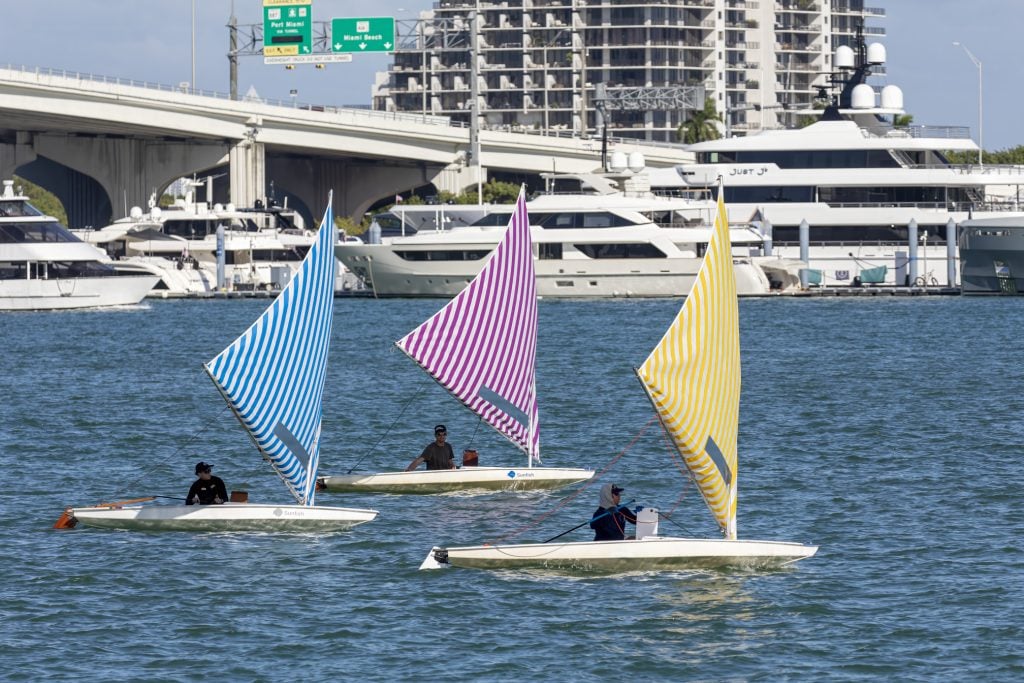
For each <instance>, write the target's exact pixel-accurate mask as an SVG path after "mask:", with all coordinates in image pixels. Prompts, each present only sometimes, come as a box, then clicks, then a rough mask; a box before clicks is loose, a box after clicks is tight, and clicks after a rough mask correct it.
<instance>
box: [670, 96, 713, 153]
mask: <svg viewBox="0 0 1024 683" xmlns="http://www.w3.org/2000/svg"><path fill="white" fill-rule="evenodd" d="M721 120H722V117H721V116H720V115H719V114H718V112H717V111H715V101H714V100H713V99H711V98H710V97H709V98H707V99H706V100H704V108H703V109H700V110H698V111H695V112H693V113H692V114H691V115H690V118H688V119H687V120H686V121H685V122H684V123H683V124H682V125H680V126H679V130H678V131H676V135H677V137H678V138H679V140H680V141H682V142H685V143H686V144H688V145H692V144H693V143H695V142H703V141H704V140H717V139H718V138H720V137H722V136H721V134H720V133H719V132H718V126H716V125H715V122H716V121H721Z"/></svg>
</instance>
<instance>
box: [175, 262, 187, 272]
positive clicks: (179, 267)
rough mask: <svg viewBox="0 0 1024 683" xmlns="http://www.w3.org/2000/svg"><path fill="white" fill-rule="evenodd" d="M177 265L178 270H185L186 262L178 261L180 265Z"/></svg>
mask: <svg viewBox="0 0 1024 683" xmlns="http://www.w3.org/2000/svg"><path fill="white" fill-rule="evenodd" d="M177 267H178V270H184V269H185V262H184V261H178V266H177Z"/></svg>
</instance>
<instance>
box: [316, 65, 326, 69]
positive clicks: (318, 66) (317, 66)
mask: <svg viewBox="0 0 1024 683" xmlns="http://www.w3.org/2000/svg"><path fill="white" fill-rule="evenodd" d="M316 68H318V69H323V68H324V65H323V64H317V65H316Z"/></svg>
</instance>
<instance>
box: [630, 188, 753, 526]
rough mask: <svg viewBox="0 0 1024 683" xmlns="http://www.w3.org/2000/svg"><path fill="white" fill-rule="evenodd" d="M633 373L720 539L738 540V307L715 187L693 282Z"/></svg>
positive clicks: (726, 225)
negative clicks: (708, 231) (714, 208)
mask: <svg viewBox="0 0 1024 683" xmlns="http://www.w3.org/2000/svg"><path fill="white" fill-rule="evenodd" d="M637 375H638V376H639V377H640V381H641V383H642V384H643V386H644V388H645V389H646V390H647V394H648V396H649V397H650V399H651V403H652V404H653V405H654V409H655V410H656V411H657V413H658V417H659V418H660V419H661V423H662V425H663V426H664V428H665V431H666V432H668V435H669V436H670V437H671V438H672V440H673V442H674V443H675V447H676V449H678V451H679V454H680V455H681V456H682V458H683V461H684V462H685V463H686V467H687V468H688V469H689V471H690V473H691V475H692V476H693V480H694V481H695V482H696V484H697V487H698V488H699V490H700V492H701V495H702V496H703V497H704V502H706V503H707V505H708V508H710V509H711V513H712V514H713V515H714V516H715V519H716V520H717V521H718V524H719V526H720V527H721V528H722V530H723V532H724V533H725V535H726V537H727V538H732V539H734V538H736V438H737V431H738V426H739V408H740V331H739V307H738V305H737V302H736V276H735V274H734V272H733V265H732V246H731V244H730V243H729V221H728V218H727V215H726V212H725V202H724V201H723V199H722V190H721V188H719V191H718V215H717V216H716V218H715V229H714V232H713V234H712V237H711V241H710V243H709V244H708V250H707V252H706V253H705V255H704V263H703V264H702V265H701V268H700V272H699V273H698V275H697V282H696V283H695V284H694V286H693V289H692V291H691V292H690V295H689V296H688V297H686V301H685V303H683V306H682V308H681V309H680V310H679V314H678V315H677V316H676V319H675V320H674V321H673V322H672V325H671V326H670V327H669V329H668V331H667V332H666V333H665V336H664V337H662V339H661V341H660V342H659V343H658V345H657V346H656V347H655V348H654V350H653V351H652V352H651V355H650V356H648V357H647V360H646V361H644V363H643V365H641V366H640V367H639V368H638V369H637Z"/></svg>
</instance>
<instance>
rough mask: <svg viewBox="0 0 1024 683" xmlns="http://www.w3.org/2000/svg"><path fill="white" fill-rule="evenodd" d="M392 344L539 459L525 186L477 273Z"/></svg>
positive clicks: (533, 301) (533, 306)
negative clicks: (496, 244) (434, 310)
mask: <svg viewBox="0 0 1024 683" xmlns="http://www.w3.org/2000/svg"><path fill="white" fill-rule="evenodd" d="M396 345H397V346H398V347H399V348H400V349H402V351H403V352H405V353H406V354H407V355H408V356H409V357H410V358H412V359H413V360H414V361H415V362H416V363H417V364H418V365H419V366H420V367H421V368H423V369H424V370H425V371H426V372H427V373H428V374H429V375H430V376H431V377H433V378H434V379H435V380H436V381H437V382H438V383H439V384H441V386H443V387H444V388H445V389H447V390H448V392H449V393H451V394H452V395H453V396H454V397H455V398H457V399H458V400H459V401H460V402H462V404H463V405H465V406H466V407H467V408H469V409H470V410H471V411H473V412H474V413H476V414H477V415H479V416H480V418H481V419H482V420H483V421H484V422H486V423H487V424H489V425H490V426H491V427H493V428H494V429H495V430H496V431H497V432H498V433H500V434H502V435H503V436H504V437H505V438H507V439H508V440H509V441H511V442H512V443H513V444H515V445H516V446H517V447H519V448H520V449H522V450H523V451H524V452H525V453H527V455H528V456H529V458H530V460H531V462H532V460H533V459H537V458H539V455H540V437H539V434H540V430H539V429H538V419H539V414H538V409H537V396H536V388H535V387H536V383H535V381H534V378H535V375H536V353H537V285H536V276H535V274H534V264H533V243H532V240H531V237H530V221H529V216H528V214H527V210H526V197H525V193H524V192H522V191H520V194H519V199H518V201H517V202H516V206H515V209H514V211H513V213H512V216H511V218H510V220H509V224H508V227H507V228H506V230H505V235H504V237H503V238H502V240H501V242H500V243H499V244H498V246H497V247H496V248H495V249H494V251H492V252H491V255H490V256H489V257H488V260H487V262H486V263H485V264H484V267H483V268H482V269H481V271H480V273H479V274H478V275H477V276H476V278H474V279H473V281H472V282H470V283H469V284H468V285H467V286H466V288H465V289H463V290H462V291H461V292H460V293H459V294H458V295H457V296H456V297H455V298H453V299H452V300H451V301H449V302H448V303H447V304H446V305H445V306H444V307H443V308H442V309H441V310H440V311H438V312H437V313H435V314H434V315H433V316H431V317H430V318H429V319H428V320H426V321H424V322H423V323H422V324H421V325H420V326H419V327H417V328H416V329H414V330H413V331H412V332H410V333H409V334H407V335H406V336H405V337H403V338H402V339H400V340H399V341H398V342H396Z"/></svg>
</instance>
